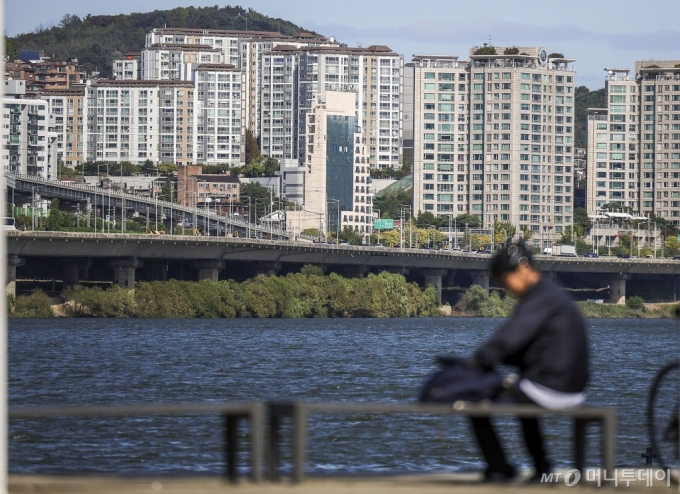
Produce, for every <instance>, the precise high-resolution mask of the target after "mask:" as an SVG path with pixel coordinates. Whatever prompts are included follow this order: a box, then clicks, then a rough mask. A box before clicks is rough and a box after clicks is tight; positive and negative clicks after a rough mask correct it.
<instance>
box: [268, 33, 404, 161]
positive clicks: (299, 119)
mask: <svg viewBox="0 0 680 494" xmlns="http://www.w3.org/2000/svg"><path fill="white" fill-rule="evenodd" d="M261 65H262V67H263V71H262V73H263V76H262V85H261V89H260V92H261V105H260V108H261V110H260V118H259V120H260V136H261V145H262V152H263V153H265V154H270V155H271V156H273V157H275V158H278V159H297V160H299V161H300V162H303V163H304V162H307V161H308V159H309V153H307V152H306V150H305V145H306V142H305V138H306V134H307V132H306V130H305V124H306V115H307V113H308V112H309V111H310V109H311V107H312V105H314V104H315V101H316V98H317V96H321V97H322V96H323V95H325V94H326V92H327V91H333V92H337V91H344V92H350V93H353V94H355V95H356V111H355V113H356V117H357V122H358V126H359V127H360V128H361V134H362V139H366V142H365V144H366V145H367V152H368V159H369V165H370V167H371V168H399V167H400V166H401V163H402V158H403V157H402V117H401V115H402V103H401V90H402V85H403V59H402V57H401V56H400V55H398V54H397V53H394V52H393V51H392V50H390V49H389V48H387V47H385V46H370V47H368V48H349V47H343V46H313V47H311V46H310V47H303V48H298V47H296V46H293V45H281V46H278V47H276V48H274V49H272V50H271V52H269V53H265V54H264V56H263V57H262V63H261Z"/></svg>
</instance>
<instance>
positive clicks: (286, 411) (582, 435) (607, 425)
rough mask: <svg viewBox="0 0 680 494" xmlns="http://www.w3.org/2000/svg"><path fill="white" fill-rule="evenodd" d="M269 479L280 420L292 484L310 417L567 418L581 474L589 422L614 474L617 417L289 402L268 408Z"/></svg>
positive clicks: (609, 413) (582, 411)
mask: <svg viewBox="0 0 680 494" xmlns="http://www.w3.org/2000/svg"><path fill="white" fill-rule="evenodd" d="M268 408H269V414H268V421H269V445H268V448H267V449H268V457H269V461H268V463H269V478H270V480H274V479H276V478H277V474H278V472H277V467H278V448H279V429H280V425H281V420H282V419H286V418H288V419H292V421H293V428H294V431H293V480H294V481H296V482H302V481H303V480H304V478H305V468H304V467H305V461H306V455H307V426H308V421H309V416H310V415H311V414H375V413H379V414H412V415H465V416H468V417H494V416H498V415H506V416H507V415H514V416H516V417H522V418H526V417H531V418H537V417H542V416H546V415H556V416H561V417H568V418H571V419H573V421H574V463H575V468H577V469H578V470H579V471H583V466H584V461H585V445H586V426H587V424H588V423H590V422H597V423H601V424H602V439H603V440H602V447H601V448H602V449H601V452H602V461H603V464H604V467H605V469H606V470H607V471H612V472H613V471H614V461H615V458H616V429H617V413H616V409H614V408H599V407H581V408H576V409H571V410H548V409H545V408H541V407H539V406H536V405H492V404H474V403H467V402H456V403H455V404H453V406H452V405H448V404H418V403H323V402H317V403H315V402H288V403H271V404H269V407H268Z"/></svg>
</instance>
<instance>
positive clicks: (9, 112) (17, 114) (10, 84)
mask: <svg viewBox="0 0 680 494" xmlns="http://www.w3.org/2000/svg"><path fill="white" fill-rule="evenodd" d="M25 94H26V81H23V80H13V81H5V82H4V90H3V98H2V134H3V135H2V138H3V141H4V145H3V149H2V168H3V170H4V171H6V172H14V173H21V174H25V175H26V174H28V175H37V176H40V177H44V178H56V163H57V153H56V146H55V143H56V138H57V135H56V134H55V133H54V132H50V130H49V126H48V124H49V108H48V102H47V101H45V100H41V99H25V98H24V96H25Z"/></svg>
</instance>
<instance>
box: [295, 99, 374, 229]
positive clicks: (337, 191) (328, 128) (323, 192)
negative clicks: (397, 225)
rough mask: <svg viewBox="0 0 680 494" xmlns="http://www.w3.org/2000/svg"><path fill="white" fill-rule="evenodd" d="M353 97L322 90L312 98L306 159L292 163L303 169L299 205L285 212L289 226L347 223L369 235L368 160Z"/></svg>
mask: <svg viewBox="0 0 680 494" xmlns="http://www.w3.org/2000/svg"><path fill="white" fill-rule="evenodd" d="M356 97H357V95H356V93H353V92H339V91H328V92H326V93H325V94H324V95H323V96H316V97H315V101H314V103H313V104H312V107H311V109H310V111H309V112H307V113H306V115H305V130H306V134H305V140H306V142H307V148H308V149H306V153H307V161H306V163H305V165H304V166H302V167H298V168H301V169H303V170H304V179H303V180H302V181H301V182H302V183H303V184H304V204H299V205H300V206H301V209H300V210H296V211H294V212H289V214H288V215H287V216H289V218H288V221H289V228H291V229H296V228H297V229H299V230H304V229H306V228H319V229H320V230H321V231H326V230H329V231H336V230H337V229H343V228H345V227H348V228H351V229H352V230H354V231H356V232H359V233H362V234H365V235H369V234H370V233H371V230H372V225H373V219H372V192H371V190H370V188H369V184H370V166H369V165H370V163H369V159H368V152H367V146H366V143H365V142H364V138H363V136H362V134H361V131H360V128H359V125H358V118H357V116H356V111H355V110H356ZM288 172H290V170H288ZM338 220H339V221H340V222H339V223H338Z"/></svg>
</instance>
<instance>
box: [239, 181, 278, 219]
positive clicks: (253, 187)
mask: <svg viewBox="0 0 680 494" xmlns="http://www.w3.org/2000/svg"><path fill="white" fill-rule="evenodd" d="M273 197H274V202H275V203H278V196H277V195H276V194H274V196H273ZM248 198H250V205H251V207H252V208H253V214H252V215H251V218H250V219H251V221H255V215H256V214H257V217H258V218H259V217H261V216H264V215H265V214H266V213H265V210H266V209H267V208H268V207H269V205H270V203H271V201H270V199H271V191H270V190H269V189H268V188H267V187H263V186H262V185H261V184H260V183H258V182H248V183H242V184H241V202H242V203H247V202H248ZM256 200H257V203H256V202H255V201H256ZM256 204H257V206H256ZM256 207H257V209H255V208H256Z"/></svg>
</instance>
